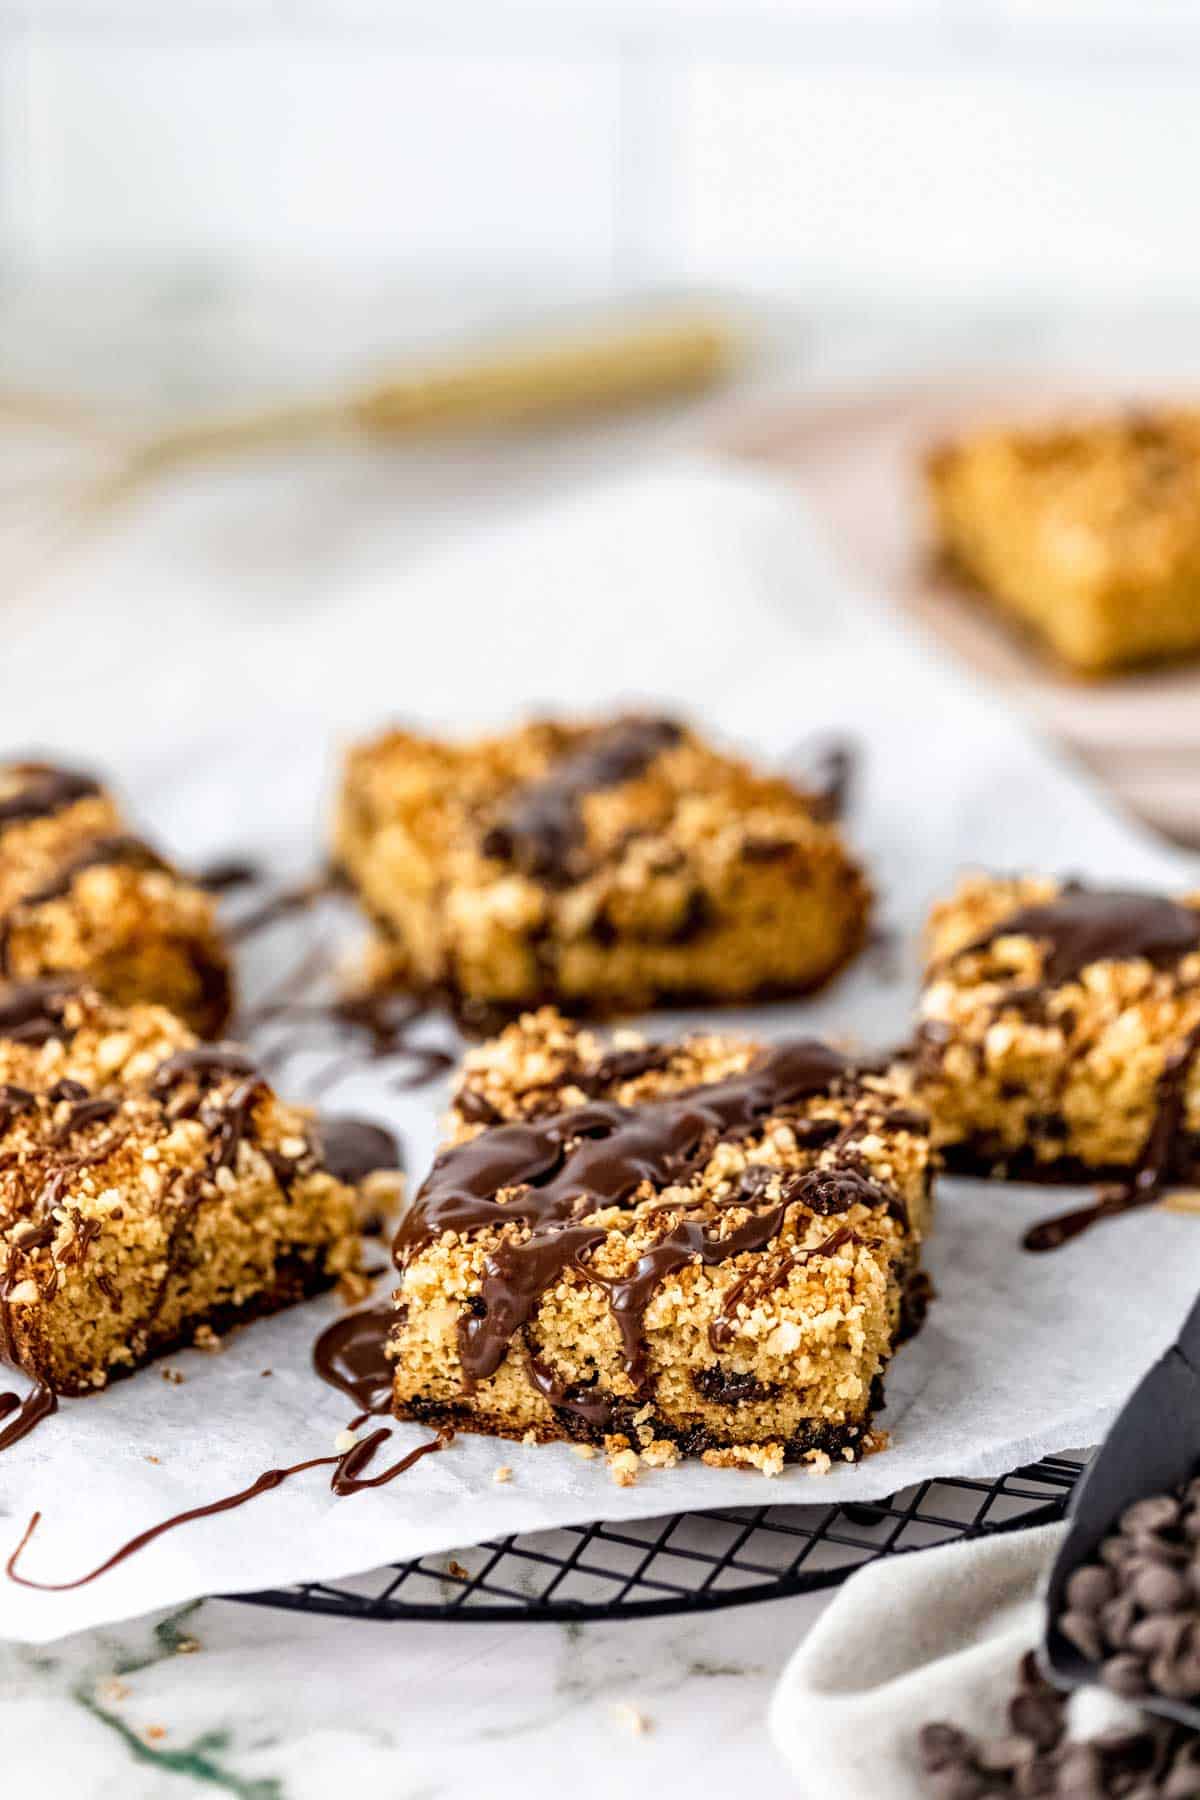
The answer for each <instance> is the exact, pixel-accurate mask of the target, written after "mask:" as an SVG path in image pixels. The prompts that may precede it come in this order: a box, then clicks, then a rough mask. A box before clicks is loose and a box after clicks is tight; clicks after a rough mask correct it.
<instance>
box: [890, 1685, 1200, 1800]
mask: <svg viewBox="0 0 1200 1800" xmlns="http://www.w3.org/2000/svg"><path fill="white" fill-rule="evenodd" d="M1018 1680H1019V1685H1018V1689H1017V1692H1016V1694H1015V1695H1014V1696H1013V1698H1012V1700H1011V1701H1010V1702H1009V1707H1008V1722H1009V1727H1010V1730H1009V1732H1008V1733H1007V1735H1006V1736H1004V1737H999V1738H989V1739H980V1738H974V1737H971V1736H970V1734H969V1733H968V1732H965V1731H959V1730H958V1728H957V1727H956V1726H954V1725H940V1724H931V1725H923V1726H922V1727H921V1731H920V1734H919V1737H918V1740H917V1749H918V1753H919V1755H920V1759H921V1764H922V1767H923V1769H924V1771H925V1789H926V1792H927V1793H928V1794H929V1796H930V1800H992V1797H993V1796H998V1795H1004V1794H1018V1795H1021V1796H1023V1797H1024V1796H1029V1797H1032V1800H1041V1797H1043V1796H1045V1797H1047V1800H1048V1797H1051V1796H1057V1797H1058V1800H1107V1797H1108V1796H1110V1795H1111V1796H1113V1797H1114V1800H1117V1797H1120V1800H1197V1796H1200V1736H1198V1735H1197V1733H1195V1732H1193V1731H1188V1730H1186V1729H1185V1728H1184V1727H1183V1726H1181V1725H1171V1724H1168V1723H1167V1722H1166V1721H1165V1720H1161V1719H1153V1718H1151V1717H1150V1716H1149V1715H1145V1716H1143V1718H1142V1720H1141V1723H1140V1724H1139V1725H1138V1726H1136V1727H1134V1728H1132V1729H1127V1728H1123V1727H1117V1728H1114V1729H1112V1730H1110V1731H1104V1732H1101V1733H1099V1734H1098V1735H1097V1736H1095V1737H1092V1738H1087V1739H1081V1740H1078V1741H1074V1740H1068V1739H1067V1736H1066V1729H1067V1695H1065V1694H1061V1693H1059V1691H1058V1689H1057V1688H1053V1687H1051V1686H1050V1685H1049V1683H1048V1682H1046V1681H1045V1680H1043V1678H1042V1676H1041V1674H1040V1673H1039V1671H1038V1667H1037V1664H1036V1662H1035V1661H1034V1658H1033V1655H1032V1653H1030V1654H1029V1655H1027V1656H1025V1657H1023V1658H1022V1660H1021V1663H1020V1665H1019V1677H1018Z"/></svg>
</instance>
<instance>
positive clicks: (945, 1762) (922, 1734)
mask: <svg viewBox="0 0 1200 1800" xmlns="http://www.w3.org/2000/svg"><path fill="white" fill-rule="evenodd" d="M970 1749H971V1740H970V1738H969V1737H968V1736H967V1734H966V1732H965V1731H960V1730H959V1729H958V1727H957V1726H956V1725H943V1724H941V1723H939V1722H938V1721H936V1720H935V1721H934V1722H933V1723H932V1724H929V1725H922V1727H921V1729H920V1731H919V1732H918V1733H917V1754H918V1756H919V1757H920V1758H921V1762H922V1764H923V1765H924V1767H925V1768H927V1769H931V1770H933V1769H944V1768H947V1767H948V1766H949V1764H951V1763H957V1762H962V1761H963V1760H964V1758H966V1757H967V1756H968V1755H969V1753H970Z"/></svg>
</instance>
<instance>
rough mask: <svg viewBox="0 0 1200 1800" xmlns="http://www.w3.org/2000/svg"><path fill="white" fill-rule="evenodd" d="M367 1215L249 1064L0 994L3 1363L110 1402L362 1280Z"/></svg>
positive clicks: (28, 993) (32, 998)
mask: <svg viewBox="0 0 1200 1800" xmlns="http://www.w3.org/2000/svg"><path fill="white" fill-rule="evenodd" d="M358 1208H359V1197H358V1195H357V1193H356V1191H355V1190H354V1188H352V1187H350V1186H348V1185H346V1184H345V1183H343V1182H342V1181H339V1180H337V1179H336V1178H335V1177H334V1175H332V1174H331V1173H330V1172H329V1170H328V1168H327V1167H326V1164H325V1160H324V1159H323V1156H322V1150H321V1144H320V1139H319V1135H318V1132H317V1130H316V1128H315V1127H314V1125H313V1123H312V1121H311V1120H310V1119H309V1117H308V1116H307V1115H306V1114H305V1113H303V1112H299V1111H296V1110H294V1109H292V1108H290V1107H287V1106H285V1105H283V1103H282V1102H281V1101H279V1100H278V1099H277V1098H276V1097H275V1095H274V1094H273V1093H272V1091H271V1089H270V1087H269V1086H268V1085H267V1083H266V1082H265V1081H264V1080H263V1078H262V1076H261V1075H259V1074H258V1073H257V1071H256V1070H255V1067H254V1064H253V1063H252V1062H251V1060H250V1059H249V1057H248V1056H247V1055H246V1053H245V1052H244V1051H242V1050H239V1049H237V1048H236V1047H234V1046H231V1045H227V1044H225V1045H203V1044H198V1042H197V1040H196V1038H195V1036H194V1035H193V1034H192V1033H191V1032H190V1031H189V1030H188V1029H187V1027H186V1026H185V1025H183V1024H182V1023H181V1022H180V1021H179V1020H178V1019H177V1018H176V1017H175V1015H174V1014H172V1013H170V1012H167V1011H166V1010H165V1008H162V1007H157V1006H130V1007H117V1006H114V1005H112V1004H111V1003H110V1002H108V1001H105V1000H102V999H101V998H100V997H99V996H98V995H97V994H95V993H94V992H90V991H72V990H70V989H68V988H64V987H62V986H59V985H56V984H52V983H39V984H36V985H31V986H28V987H24V988H20V989H16V990H12V991H10V992H9V993H8V994H6V995H4V996H0V1359H3V1360H4V1361H7V1362H9V1363H11V1364H13V1365H15V1366H16V1367H19V1368H22V1369H25V1370H27V1371H28V1372H29V1373H30V1374H31V1375H33V1376H34V1377H36V1378H37V1379H38V1380H40V1381H43V1382H45V1383H46V1384H47V1385H48V1386H49V1387H51V1388H53V1389H54V1390H55V1391H56V1392H60V1393H67V1394H73V1393H83V1392H86V1391H88V1390H89V1389H92V1388H98V1387H102V1386H103V1385H104V1384H105V1382H106V1381H107V1379H108V1377H109V1376H110V1374H115V1373H119V1372H121V1371H123V1370H126V1369H130V1368H133V1367H134V1366H136V1365H137V1364H139V1363H142V1362H144V1361H145V1360H146V1359H147V1358H148V1357H151V1356H154V1355H157V1354H160V1353H161V1352H163V1351H165V1350H168V1349H171V1348H175V1347H177V1346H179V1345H181V1344H184V1343H187V1342H190V1341H192V1340H193V1339H195V1338H196V1337H197V1334H200V1335H202V1336H203V1335H205V1334H210V1333H211V1332H213V1331H220V1330H222V1329H223V1328H224V1327H225V1326H226V1325H228V1324H231V1323H233V1322H234V1321H235V1320H237V1319H241V1318H247V1317H250V1316H253V1315H254V1314H256V1313H262V1312H267V1311H271V1310H273V1309H275V1308H277V1307H279V1306H282V1305H285V1304H286V1303H288V1302H289V1301H292V1300H295V1299H298V1298H300V1297H301V1296H302V1295H304V1294H308V1293H311V1292H315V1291H316V1290H317V1289H319V1288H321V1287H324V1286H327V1285H328V1284H329V1283H330V1282H331V1281H333V1280H334V1279H336V1278H337V1277H338V1276H340V1275H342V1274H345V1273H348V1272H350V1271H352V1270H354V1269H355V1268H356V1267H357V1260H358V1230H357V1217H358Z"/></svg>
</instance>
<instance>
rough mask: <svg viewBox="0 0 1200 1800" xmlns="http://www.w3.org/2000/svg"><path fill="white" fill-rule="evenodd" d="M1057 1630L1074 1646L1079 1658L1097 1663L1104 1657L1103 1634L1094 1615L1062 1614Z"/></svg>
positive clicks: (1080, 1613) (1079, 1613)
mask: <svg viewBox="0 0 1200 1800" xmlns="http://www.w3.org/2000/svg"><path fill="white" fill-rule="evenodd" d="M1058 1629H1059V1630H1060V1631H1061V1632H1062V1634H1063V1636H1064V1637H1065V1638H1066V1640H1067V1642H1068V1643H1069V1644H1074V1646H1075V1648H1076V1649H1077V1650H1078V1651H1079V1654H1080V1655H1081V1656H1086V1657H1087V1659H1088V1661H1089V1662H1099V1661H1100V1660H1101V1658H1102V1657H1103V1655H1104V1634H1103V1633H1102V1631H1101V1630H1100V1626H1099V1624H1098V1623H1097V1621H1096V1618H1095V1615H1094V1614H1092V1613H1083V1612H1066V1613H1063V1614H1062V1615H1061V1616H1060V1618H1059V1621H1058Z"/></svg>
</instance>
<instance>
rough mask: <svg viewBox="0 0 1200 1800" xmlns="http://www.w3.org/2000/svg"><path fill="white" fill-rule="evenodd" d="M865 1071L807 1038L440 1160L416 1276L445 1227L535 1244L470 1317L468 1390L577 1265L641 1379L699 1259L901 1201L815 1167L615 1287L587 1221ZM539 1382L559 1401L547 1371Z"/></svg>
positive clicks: (420, 1235) (406, 1246)
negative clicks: (726, 1072)
mask: <svg viewBox="0 0 1200 1800" xmlns="http://www.w3.org/2000/svg"><path fill="white" fill-rule="evenodd" d="M859 1066H860V1065H856V1064H854V1063H853V1062H852V1061H851V1060H850V1059H849V1058H848V1057H845V1056H843V1055H842V1054H841V1053H840V1052H838V1051H836V1050H832V1049H830V1048H829V1047H828V1046H827V1045H825V1044H821V1043H819V1042H817V1041H815V1040H811V1039H809V1040H801V1041H798V1042H793V1043H787V1044H781V1045H778V1046H776V1047H774V1048H772V1049H769V1050H766V1051H764V1052H763V1053H762V1054H761V1055H760V1056H759V1057H758V1059H757V1060H756V1061H755V1062H754V1063H753V1064H752V1065H751V1066H750V1068H748V1069H747V1070H745V1071H744V1072H743V1073H742V1074H740V1075H736V1076H732V1077H729V1078H728V1079H726V1080H724V1081H719V1082H711V1083H708V1084H706V1085H704V1086H702V1087H697V1088H691V1089H688V1090H685V1091H684V1092H682V1093H677V1094H673V1095H670V1096H669V1097H667V1098H665V1099H662V1100H654V1101H650V1102H648V1103H646V1104H644V1105H642V1106H638V1107H626V1106H620V1105H618V1104H616V1103H615V1102H613V1101H591V1102H588V1103H587V1104H585V1105H582V1106H576V1107H572V1108H570V1109H569V1110H568V1111H566V1112H562V1113H558V1114H555V1115H554V1116H552V1117H550V1118H548V1119H543V1120H538V1121H534V1122H530V1123H521V1124H508V1125H498V1126H495V1127H493V1128H492V1129H490V1130H487V1131H484V1132H482V1133H481V1134H480V1135H479V1136H478V1137H475V1138H473V1139H471V1140H470V1141H469V1142H468V1143H465V1144H460V1145H456V1146H454V1147H453V1148H452V1149H449V1150H446V1151H444V1152H443V1153H442V1155H441V1156H440V1157H439V1158H438V1160H437V1162H436V1163H435V1164H434V1167H433V1170H432V1172H431V1174H430V1176H429V1178H428V1180H427V1181H426V1182H425V1184H424V1186H423V1187H422V1188H421V1190H420V1192H419V1193H418V1195H417V1198H416V1200H415V1202H414V1204H413V1206H412V1208H411V1210H410V1212H409V1214H408V1215H407V1217H406V1218H405V1220H404V1221H403V1222H402V1224H401V1226H400V1229H399V1231H398V1233H397V1235H396V1240H395V1246H394V1250H395V1257H396V1262H397V1265H398V1266H399V1267H401V1268H403V1267H404V1266H405V1264H406V1262H407V1261H408V1260H409V1258H410V1257H411V1256H412V1255H413V1254H414V1253H416V1252H417V1251H418V1250H419V1249H420V1248H421V1247H422V1246H424V1245H425V1244H427V1243H430V1242H432V1241H433V1240H434V1239H436V1238H437V1237H438V1236H440V1235H441V1233H442V1232H445V1231H451V1230H453V1231H458V1232H462V1233H469V1232H472V1231H477V1230H479V1229H481V1228H483V1227H488V1226H491V1227H495V1226H499V1225H504V1224H507V1223H514V1224H520V1225H524V1226H528V1227H529V1228H530V1235H529V1236H528V1237H527V1238H526V1239H525V1240H524V1241H523V1242H519V1243H514V1242H511V1241H509V1240H507V1239H505V1240H502V1241H501V1242H500V1243H499V1244H497V1246H496V1247H495V1249H494V1250H493V1251H492V1252H491V1253H490V1254H489V1255H488V1257H487V1258H486V1260H485V1263H484V1273H483V1280H482V1284H481V1291H480V1299H479V1305H480V1308H481V1310H480V1311H479V1312H478V1314H474V1315H473V1316H470V1317H467V1318H465V1319H463V1320H462V1322H461V1325H460V1331H459V1345H460V1355H461V1360H462V1367H463V1373H464V1376H465V1378H466V1380H467V1381H468V1382H475V1381H480V1380H486V1379H487V1378H488V1377H489V1376H490V1375H492V1374H494V1373H495V1371H496V1369H497V1368H498V1367H499V1366H500V1363H501V1362H502V1361H503V1360H504V1358H505V1356H506V1354H507V1352H508V1348H509V1345H510V1343H511V1342H512V1339H513V1337H514V1336H515V1335H516V1333H517V1332H518V1331H520V1330H521V1328H522V1327H523V1326H525V1325H527V1324H528V1323H529V1321H530V1320H531V1318H532V1317H533V1315H534V1313H535V1312H536V1310H537V1307H538V1304H539V1302H540V1300H541V1297H542V1295H543V1294H544V1293H545V1292H546V1291H547V1290H548V1289H549V1288H551V1287H552V1286H553V1285H554V1284H555V1283H556V1282H557V1281H558V1280H559V1279H560V1278H561V1276H562V1275H563V1274H564V1273H565V1272H566V1270H568V1269H573V1270H575V1271H576V1272H577V1273H579V1274H580V1275H582V1276H583V1277H584V1278H585V1279H587V1280H588V1281H591V1282H594V1283H595V1284H596V1285H597V1286H600V1287H603V1288H604V1289H605V1291H606V1293H607V1295H608V1304H609V1306H610V1308H611V1311H612V1316H613V1318H614V1320H615V1321H616V1324H617V1326H618V1329H619V1331H620V1333H621V1342H622V1362H623V1366H624V1368H625V1370H626V1372H627V1373H628V1374H629V1375H630V1376H631V1377H632V1379H633V1380H634V1381H635V1383H640V1382H641V1381H642V1380H643V1379H644V1376H645V1366H646V1349H645V1333H644V1318H645V1312H646V1308H647V1307H648V1305H649V1303H650V1301H651V1299H652V1298H653V1295H654V1293H655V1291H656V1290H657V1288H658V1286H659V1284H660V1282H661V1281H663V1280H664V1279H665V1278H666V1277H667V1276H668V1275H669V1274H671V1273H673V1272H675V1271H676V1270H678V1269H680V1268H682V1267H683V1266H684V1265H685V1264H687V1263H690V1262H700V1263H703V1264H704V1265H705V1266H709V1267H711V1266H714V1265H716V1264H718V1263H722V1262H725V1261H727V1260H728V1259H729V1258H731V1257H734V1256H737V1255H739V1254H740V1253H742V1252H744V1251H749V1250H761V1249H763V1248H764V1247H765V1246H766V1245H767V1244H769V1243H771V1242H772V1241H773V1240H774V1239H775V1238H776V1237H777V1236H778V1235H779V1232H780V1230H781V1228H782V1226H783V1223H784V1219H785V1217H786V1214H787V1212H788V1209H789V1208H790V1207H791V1206H793V1205H796V1204H797V1203H799V1204H803V1205H807V1206H808V1207H809V1209H810V1210H811V1211H813V1212H820V1213H836V1212H844V1211H846V1210H847V1209H848V1208H849V1207H850V1206H852V1205H854V1204H855V1202H856V1201H863V1202H865V1203H866V1204H868V1205H880V1204H885V1205H886V1204H890V1203H892V1202H893V1201H895V1199H896V1196H894V1195H892V1194H891V1193H890V1192H889V1191H887V1190H884V1189H883V1188H881V1187H879V1186H877V1185H876V1184H875V1183H873V1182H871V1181H869V1180H868V1179H867V1178H866V1177H865V1176H862V1175H860V1174H858V1173H856V1172H854V1171H852V1170H839V1171H833V1172H830V1171H815V1170H814V1171H811V1172H810V1173H808V1174H804V1175H798V1176H795V1177H793V1178H792V1179H791V1180H790V1181H788V1182H787V1183H786V1184H785V1187H784V1190H783V1193H782V1196H781V1198H780V1199H779V1200H778V1201H775V1202H772V1203H770V1204H769V1205H767V1206H766V1207H765V1208H764V1209H762V1210H758V1211H754V1212H753V1213H752V1214H751V1216H750V1217H749V1218H748V1219H746V1220H744V1221H743V1222H742V1223H741V1224H740V1225H738V1226H737V1227H735V1229H734V1230H733V1231H731V1232H729V1233H728V1234H727V1235H724V1236H722V1235H720V1233H719V1232H717V1231H713V1230H711V1229H710V1228H709V1227H708V1226H707V1225H705V1224H703V1223H699V1222H696V1221H693V1220H688V1219H684V1218H680V1219H677V1220H676V1222H675V1223H674V1224H673V1225H672V1226H671V1227H670V1228H669V1229H668V1231H667V1232H666V1234H665V1235H664V1236H663V1237H662V1238H661V1239H660V1240H659V1241H658V1242H657V1243H656V1244H654V1245H652V1246H651V1247H650V1248H649V1249H648V1250H647V1251H645V1252H644V1253H643V1254H642V1255H641V1256H640V1257H639V1259H638V1261H637V1263H636V1264H635V1266H634V1268H633V1269H632V1271H631V1272H630V1273H629V1274H628V1275H625V1276H621V1277H605V1276H602V1275H600V1274H599V1273H598V1272H596V1271H595V1270H593V1269H592V1268H591V1267H590V1265H589V1260H588V1259H589V1257H590V1255H591V1253H592V1252H593V1251H594V1250H595V1248H596V1247H597V1246H598V1245H599V1244H600V1243H601V1242H602V1241H603V1239H604V1237H605V1235H606V1232H605V1228H604V1227H603V1226H599V1225H594V1224H589V1223H586V1222H583V1221H584V1219H585V1216H586V1215H588V1214H591V1213H594V1212H596V1211H598V1210H599V1209H600V1208H602V1207H606V1206H628V1205H631V1204H633V1203H634V1196H635V1194H637V1192H638V1191H639V1190H640V1189H641V1188H642V1187H643V1184H647V1183H648V1184H649V1185H650V1186H651V1187H653V1188H655V1189H658V1190H661V1189H662V1188H664V1187H666V1186H667V1185H669V1184H671V1183H675V1182H683V1181H685V1180H686V1179H687V1178H688V1176H689V1175H690V1173H691V1172H692V1171H693V1170H694V1169H695V1168H696V1167H698V1166H701V1165H702V1164H703V1163H704V1162H705V1161H706V1160H707V1159H708V1157H709V1156H710V1155H711V1154H712V1151H713V1149H714V1147H715V1146H716V1144H717V1143H718V1142H719V1141H721V1140H722V1139H741V1138H745V1137H747V1136H749V1135H750V1134H751V1133H753V1132H754V1131H756V1130H757V1129H759V1128H760V1127H761V1126H762V1124H763V1123H764V1122H765V1121H766V1120H767V1119H768V1118H770V1117H775V1116H779V1115H781V1114H786V1112H787V1111H788V1109H789V1108H791V1107H794V1106H796V1105H797V1104H798V1103H799V1102H801V1101H802V1100H804V1099H806V1098H809V1097H812V1096H814V1095H816V1094H822V1093H828V1092H830V1091H831V1090H834V1089H840V1088H846V1087H847V1086H849V1087H851V1088H852V1087H853V1086H854V1085H855V1084H856V1076H857V1074H858V1070H859ZM768 1173H769V1172H767V1171H763V1172H762V1173H761V1174H760V1173H759V1172H758V1171H747V1179H746V1180H745V1181H744V1182H743V1184H742V1185H741V1186H740V1187H739V1190H738V1193H737V1194H736V1195H735V1196H734V1197H733V1199H732V1201H731V1204H739V1205H742V1206H754V1205H755V1202H756V1200H757V1199H758V1196H759V1194H760V1193H761V1191H762V1187H763V1185H764V1178H765V1176H766V1175H767V1174H768ZM501 1190H506V1191H507V1192H508V1198H507V1199H506V1200H505V1201H504V1202H503V1203H500V1202H499V1201H498V1200H497V1195H498V1194H499V1193H500V1192H501ZM665 1210H670V1209H665ZM834 1235H835V1237H836V1233H835V1234H834ZM839 1241H842V1240H839ZM532 1378H533V1379H534V1383H535V1385H537V1386H538V1387H539V1389H540V1391H542V1392H547V1388H546V1387H545V1385H544V1378H539V1376H538V1374H537V1370H536V1368H535V1369H534V1370H533V1376H532ZM548 1379H550V1380H551V1381H552V1380H553V1377H549V1378H548ZM556 1404H561V1402H556ZM587 1404H588V1405H589V1406H590V1405H593V1404H594V1403H593V1401H592V1400H590V1399H589V1400H588V1401H587Z"/></svg>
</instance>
